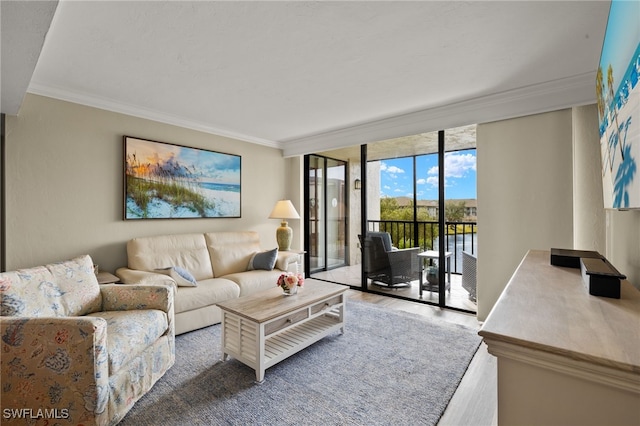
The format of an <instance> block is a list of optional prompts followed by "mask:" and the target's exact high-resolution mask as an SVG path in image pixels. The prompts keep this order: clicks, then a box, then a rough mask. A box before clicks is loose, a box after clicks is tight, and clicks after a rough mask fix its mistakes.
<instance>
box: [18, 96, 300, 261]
mask: <svg viewBox="0 0 640 426" xmlns="http://www.w3.org/2000/svg"><path fill="white" fill-rule="evenodd" d="M6 127H7V129H6V131H7V135H6V155H7V158H6V189H7V209H6V215H7V235H6V239H7V250H6V252H7V253H6V255H7V269H8V270H13V269H16V268H21V267H30V266H35V265H41V264H44V263H48V262H53V261H58V260H63V259H66V258H69V257H72V256H76V255H80V254H84V253H88V254H90V255H91V256H92V257H93V258H94V261H95V262H96V263H98V264H99V265H100V269H101V270H107V271H112V272H113V271H114V270H115V269H116V268H117V267H119V266H123V265H126V262H127V258H126V248H125V244H126V241H127V240H129V239H130V238H133V237H137V236H148V235H160V234H177V233H184V232H206V231H221V230H253V231H257V232H259V233H260V237H261V241H262V244H263V247H264V248H272V247H276V246H277V243H276V239H275V231H276V228H277V227H278V226H279V221H278V220H272V219H268V218H267V217H268V216H269V213H270V212H271V209H272V208H273V206H274V205H275V202H276V201H277V200H278V199H281V198H290V196H289V195H290V191H291V190H292V188H297V189H298V191H299V183H298V184H294V185H290V184H289V185H288V184H287V183H290V182H291V180H294V181H295V182H300V181H301V179H300V176H299V172H298V174H295V173H294V176H289V173H290V170H289V168H290V167H291V166H292V165H293V164H292V165H288V164H287V162H285V160H284V159H283V158H282V152H281V150H279V149H274V148H270V147H265V146H260V145H255V144H250V143H246V142H242V141H238V140H234V139H229V138H225V137H221V136H215V135H210V134H206V133H201V132H197V131H193V130H188V129H184V128H180V127H176V126H171V125H166V124H162V123H158V122H154V121H149V120H144V119H139V118H135V117H131V116H127V115H123V114H117V113H112V112H107V111H103V110H99V109H95V108H90V107H86V106H81V105H77V104H73V103H68V102H63V101H58V100H54V99H51V98H46V97H41V96H35V95H27V97H26V99H25V101H24V103H23V105H22V108H21V110H20V113H19V115H18V116H17V117H16V116H7V119H6ZM123 135H129V136H136V137H140V138H144V139H151V140H156V141H161V142H168V143H178V144H182V145H186V146H191V147H195V148H205V149H211V150H215V151H220V152H225V153H230V154H237V155H240V156H242V211H241V214H242V217H241V218H239V219H238V218H237V219H174V220H144V221H123V220H122V218H123V213H122V211H123V157H124V154H123V142H122V137H123ZM289 161H290V162H295V161H298V162H299V160H289ZM294 195H295V193H294ZM300 202H301V196H298V197H297V199H296V200H294V205H295V206H296V208H297V209H298V208H299V207H300V204H299V203H300ZM300 213H301V214H302V212H300ZM293 222H294V221H292V227H294V232H296V234H297V235H298V236H300V235H301V233H300V224H299V223H293ZM296 222H299V221H296ZM297 241H298V240H296V241H295V242H294V248H300V247H301V245H298V246H296V242H297Z"/></svg>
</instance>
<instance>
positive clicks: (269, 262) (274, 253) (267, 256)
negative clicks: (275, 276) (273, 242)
mask: <svg viewBox="0 0 640 426" xmlns="http://www.w3.org/2000/svg"><path fill="white" fill-rule="evenodd" d="M277 259H278V249H277V248H274V249H273V250H267V251H261V252H258V253H254V254H253V256H251V259H250V260H249V266H248V267H247V271H253V270H254V269H264V270H265V271H270V270H272V269H273V267H274V266H276V260H277Z"/></svg>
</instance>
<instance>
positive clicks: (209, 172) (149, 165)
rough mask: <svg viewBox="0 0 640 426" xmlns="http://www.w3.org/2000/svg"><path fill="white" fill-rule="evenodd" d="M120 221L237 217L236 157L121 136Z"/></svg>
mask: <svg viewBox="0 0 640 426" xmlns="http://www.w3.org/2000/svg"><path fill="white" fill-rule="evenodd" d="M124 157H125V161H124V219H125V220H129V219H185V218H238V217H240V200H241V197H240V189H241V188H240V177H241V173H240V167H241V157H240V156H239V155H232V154H224V153H221V152H216V151H209V150H205V149H198V148H189V147H186V146H182V145H175V144H170V143H164V142H156V141H150V140H146V139H139V138H135V137H131V136H125V137H124Z"/></svg>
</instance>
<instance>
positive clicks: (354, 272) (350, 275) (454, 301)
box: [311, 265, 478, 312]
mask: <svg viewBox="0 0 640 426" xmlns="http://www.w3.org/2000/svg"><path fill="white" fill-rule="evenodd" d="M311 278H317V279H320V280H325V281H331V282H335V283H339V284H346V285H349V286H351V287H360V286H362V281H361V280H362V277H361V265H351V266H343V267H339V268H335V269H331V270H329V271H321V272H313V273H312V274H311ZM369 288H370V289H372V290H373V291H376V292H380V293H381V294H393V295H396V296H400V297H404V298H407V299H413V300H418V301H419V300H422V301H427V302H430V303H433V304H436V305H437V304H438V292H437V291H436V292H430V291H427V290H425V291H423V293H422V297H420V295H419V284H418V280H415V281H413V282H412V283H411V285H410V286H409V287H400V288H389V287H386V286H378V285H372V284H371V283H370V284H369ZM445 297H446V299H445V304H446V305H447V306H449V307H452V308H458V309H464V310H466V311H470V312H476V311H477V310H478V306H477V305H476V303H475V302H472V301H471V300H469V292H467V290H465V289H463V288H462V275H460V274H451V287H450V291H447V292H446V293H445Z"/></svg>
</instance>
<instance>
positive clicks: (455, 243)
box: [367, 220, 478, 274]
mask: <svg viewBox="0 0 640 426" xmlns="http://www.w3.org/2000/svg"><path fill="white" fill-rule="evenodd" d="M445 228H446V230H445V242H444V245H445V251H450V252H452V253H453V257H452V259H451V272H452V273H458V274H459V273H462V252H463V251H466V252H468V253H471V254H476V252H477V250H478V238H477V230H478V223H477V222H445ZM367 229H368V230H369V231H371V232H376V231H379V232H388V233H389V234H390V235H391V241H392V243H393V245H394V246H395V247H398V248H407V247H420V249H422V250H438V242H439V240H438V238H439V231H438V222H437V221H426V222H425V221H418V222H414V221H411V220H406V221H405V220H370V221H368V222H367ZM415 231H417V233H416V232H415Z"/></svg>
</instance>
